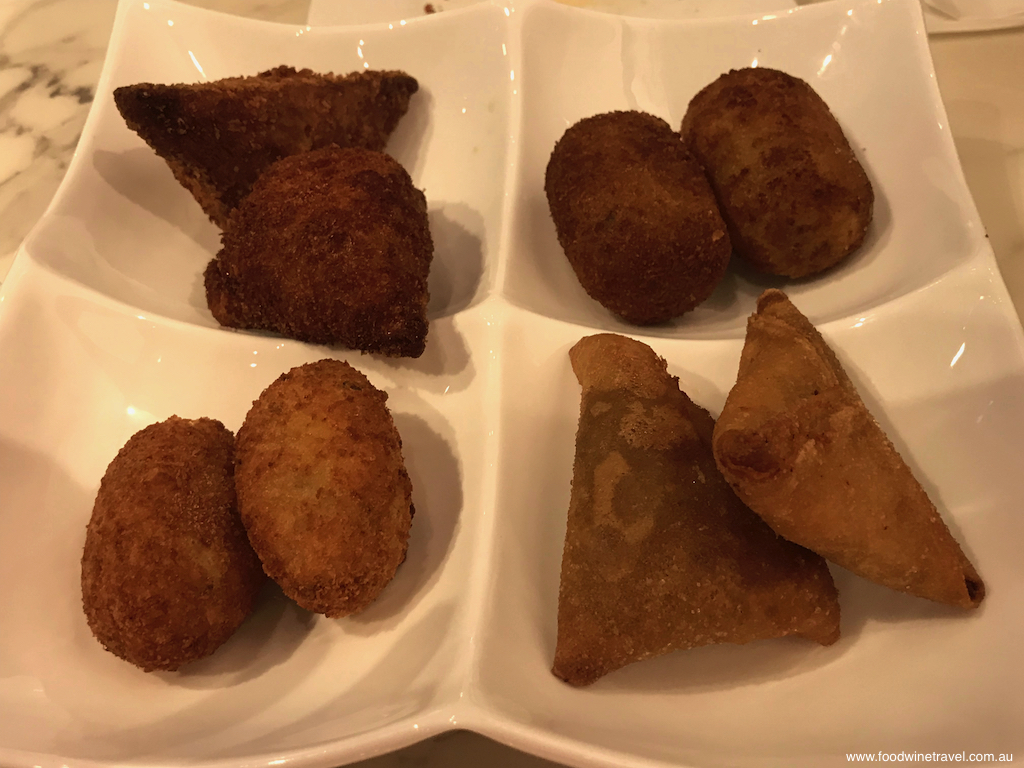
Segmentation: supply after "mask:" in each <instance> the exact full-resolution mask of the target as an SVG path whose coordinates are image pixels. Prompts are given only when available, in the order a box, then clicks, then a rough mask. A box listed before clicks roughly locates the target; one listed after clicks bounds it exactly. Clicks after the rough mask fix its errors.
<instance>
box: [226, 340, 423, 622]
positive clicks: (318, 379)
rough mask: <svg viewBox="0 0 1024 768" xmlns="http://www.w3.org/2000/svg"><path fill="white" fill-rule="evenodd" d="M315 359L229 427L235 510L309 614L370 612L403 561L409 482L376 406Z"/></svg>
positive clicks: (334, 363)
mask: <svg viewBox="0 0 1024 768" xmlns="http://www.w3.org/2000/svg"><path fill="white" fill-rule="evenodd" d="M386 400H387V395H386V394H385V393H384V392H381V391H380V390H378V389H376V388H375V387H374V386H373V385H372V384H370V382H369V381H368V380H367V379H366V377H365V376H363V374H361V373H360V372H359V371H357V370H356V369H355V368H353V367H352V366H350V365H349V364H348V363H344V362H342V361H340V360H320V361H319V362H316V363H308V364H306V365H303V366H300V367H298V368H293V369H292V370H290V371H289V372H288V373H285V374H282V375H281V376H280V377H279V378H278V379H277V381H275V382H274V383H273V384H271V385H270V386H269V387H267V389H266V390H264V392H263V394H261V395H260V397H259V399H258V400H256V401H255V402H254V403H253V405H252V408H251V409H250V410H249V413H248V415H247V416H246V417H245V423H244V424H243V425H242V428H241V429H239V430H238V440H237V455H238V466H237V468H236V471H235V484H236V487H237V488H238V508H239V512H240V513H241V515H242V521H243V522H244V524H245V529H246V532H247V533H248V534H249V540H250V541H251V542H252V545H253V548H254V549H255V550H256V553H257V554H258V555H259V557H260V560H261V561H262V562H263V568H264V570H265V571H266V572H267V574H268V575H269V576H270V577H271V578H273V579H274V580H275V581H276V582H277V583H278V584H279V585H280V587H281V589H282V590H283V591H284V593H285V594H286V595H288V596H289V597H291V598H292V599H293V600H295V602H297V603H298V604H299V605H301V606H302V607H303V608H306V609H308V610H310V611H315V612H316V613H323V614H326V615H327V616H329V617H332V618H334V617H339V616H347V615H349V614H351V613H355V612H356V611H359V610H362V609H363V608H365V607H366V606H368V605H369V604H370V603H372V602H373V601H374V600H375V599H376V598H377V596H378V595H379V594H380V592H381V590H383V589H384V587H385V586H386V585H387V584H388V582H390V581H391V579H392V577H394V575H395V571H396V569H397V568H398V566H399V565H401V563H402V562H403V561H404V560H405V552H406V547H407V545H408V541H409V528H410V526H411V525H412V514H413V510H412V483H411V482H410V480H409V475H408V474H407V473H406V471H405V464H404V462H403V459H402V440H401V438H400V437H399V434H398V430H397V429H395V424H394V422H393V421H392V419H391V414H390V413H389V412H388V409H387V406H386V405H385V401H386Z"/></svg>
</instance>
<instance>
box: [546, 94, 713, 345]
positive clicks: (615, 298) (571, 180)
mask: <svg viewBox="0 0 1024 768" xmlns="http://www.w3.org/2000/svg"><path fill="white" fill-rule="evenodd" d="M544 190H545V192H546V193H547V198H548V206H549V208H550V210H551V218H552V220H553V221H554V223H555V229H556V231H557V233H558V242H559V243H561V245H562V249H563V250H564V251H565V255H566V257H567V258H568V259H569V263H570V264H571V265H572V268H573V271H574V272H575V273H576V277H577V278H578V279H579V281H580V285H582V286H583V288H584V290H586V292H587V293H588V294H590V296H591V297H592V298H594V299H596V300H597V301H598V302H600V303H601V304H602V305H603V306H604V307H605V308H607V309H609V310H610V311H612V312H614V313H615V314H617V315H619V316H620V317H622V318H623V319H624V320H626V321H628V322H631V323H636V324H640V325H646V324H651V323H660V322H664V321H666V320H671V319H672V318H674V317H678V316H680V315H682V314H684V313H686V312H689V311H690V310H691V309H693V308H694V307H696V306H697V305H698V304H700V303H701V302H702V301H704V300H705V299H706V298H707V297H708V296H710V295H711V293H712V291H714V289H715V287H716V286H717V285H718V283H719V282H720V281H721V279H722V276H723V275H724V274H725V270H726V267H727V266H728V264H729V255H730V253H731V246H730V245H729V236H728V234H727V231H726V227H725V223H724V222H723V221H722V217H721V215H720V214H719V212H718V207H717V205H716V204H715V198H714V195H713V194H712V192H711V188H710V187H709V186H708V182H707V179H705V178H704V174H703V172H702V171H701V169H700V167H699V166H698V165H697V163H696V162H695V161H694V160H693V158H692V157H691V156H690V154H689V152H687V151H686V149H685V147H684V146H683V144H682V142H681V141H680V139H679V134H677V133H675V132H674V131H673V130H672V129H671V128H670V127H669V125H668V123H666V122H665V121H664V120H661V119H659V118H657V117H654V116H653V115H648V114H645V113H643V112H609V113H607V114H603V115H595V116H594V117H588V118H586V119H584V120H581V121H579V122H578V123H576V124H575V125H573V126H572V127H571V128H569V130H567V131H566V132H565V134H564V135H563V136H562V138H561V139H559V140H558V143H557V144H555V148H554V150H553V151H552V153H551V158H550V160H549V161H548V166H547V171H546V174H545V177H544Z"/></svg>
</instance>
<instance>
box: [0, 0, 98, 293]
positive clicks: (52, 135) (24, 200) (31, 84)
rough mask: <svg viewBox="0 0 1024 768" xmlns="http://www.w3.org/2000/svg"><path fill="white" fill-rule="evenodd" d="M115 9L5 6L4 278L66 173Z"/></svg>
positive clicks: (1, 121)
mask: <svg viewBox="0 0 1024 768" xmlns="http://www.w3.org/2000/svg"><path fill="white" fill-rule="evenodd" d="M115 7H116V2H115V0H34V1H26V0H15V1H14V2H7V3H4V4H3V5H0V275H3V274H5V273H6V271H7V267H8V266H9V264H10V261H11V260H13V257H14V252H15V250H16V249H17V247H18V244H19V243H20V242H21V240H22V239H23V238H24V237H25V235H26V234H27V233H28V231H29V229H31V227H32V226H33V225H34V224H35V222H36V221H37V220H38V218H39V216H40V215H41V214H42V213H43V211H44V210H45V209H46V206H47V205H48V204H49V202H50V200H51V198H52V197H53V194H54V192H55V191H56V190H57V187H58V185H59V184H60V181H61V179H62V178H63V176H64V172H65V171H66V170H67V167H68V163H69V162H70V160H71V156H72V154H73V153H74V150H75V145H76V144H77V143H78V138H79V136H80V134H81V131H82V125H83V124H84V122H85V117H86V114H87V113H88V111H89V105H90V104H91V103H92V100H93V96H94V87H95V83H96V80H97V79H98V78H99V73H100V69H101V67H102V66H103V55H104V52H105V50H106V46H107V38H108V37H109V34H110V27H111V24H112V23H113V18H114V9H115Z"/></svg>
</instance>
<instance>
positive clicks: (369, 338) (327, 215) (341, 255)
mask: <svg viewBox="0 0 1024 768" xmlns="http://www.w3.org/2000/svg"><path fill="white" fill-rule="evenodd" d="M222 241H223V247H222V248H221V249H220V252H219V253H218V254H217V257H216V258H215V259H213V260H212V261H210V263H209V264H208V265H207V267H206V273H205V276H204V277H205V283H206V301H207V304H208V305H209V307H210V311H211V313H212V314H213V316H214V317H215V318H216V319H217V322H219V323H220V324H221V325H224V326H228V327H231V328H252V329H258V330H264V331H275V332H277V333H280V334H282V335H284V336H288V337H289V338H293V339H298V340H300V341H308V342H312V343H316V344H333V345H339V346H344V347H348V348H350V349H359V350H362V351H363V352H374V353H377V354H382V355H388V356H391V357H419V356H420V355H421V354H422V353H423V350H424V348H425V344H426V336H427V327H428V318H427V303H428V300H429V293H428V289H427V278H428V275H429V273H430V263H431V260H432V259H433V256H434V245H433V241H432V239H431V236H430V226H429V221H428V219H427V202H426V198H425V197H424V196H423V193H422V192H421V191H420V190H418V189H416V187H414V186H413V183H412V179H411V178H410V177H409V174H408V172H407V171H406V170H405V168H403V167H402V166H401V165H400V164H399V163H398V161H397V160H395V159H394V158H392V157H390V156H389V155H385V154H384V153H382V152H371V151H370V150H367V149H353V148H349V149H339V148H338V147H333V146H332V147H324V148H323V149H317V150H314V151H312V152H303V153H302V154H300V155H293V156H292V157H286V158H284V159H282V160H279V161H278V162H276V163H274V164H273V165H272V166H271V167H270V168H269V169H267V172H266V173H264V174H263V175H262V176H260V178H259V180H258V181H257V182H256V184H255V185H254V186H253V190H252V193H250V194H249V196H248V197H246V198H245V199H244V200H243V201H242V202H241V204H240V205H239V206H238V208H236V209H235V211H234V212H233V213H232V214H231V218H230V220H229V222H228V227H227V229H225V230H224V235H223V238H222Z"/></svg>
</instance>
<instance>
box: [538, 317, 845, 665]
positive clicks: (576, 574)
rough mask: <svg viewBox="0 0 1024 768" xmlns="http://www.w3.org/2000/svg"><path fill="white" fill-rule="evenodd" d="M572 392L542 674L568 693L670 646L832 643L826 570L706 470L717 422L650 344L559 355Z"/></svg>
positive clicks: (603, 344) (831, 593)
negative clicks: (554, 616) (553, 612)
mask: <svg viewBox="0 0 1024 768" xmlns="http://www.w3.org/2000/svg"><path fill="white" fill-rule="evenodd" d="M569 357H570V360H571V362H572V367H573V371H575V373H576V377H577V378H578V379H579V382H580V384H581V385H582V387H583V396H582V402H581V406H580V421H579V429H578V431H577V434H576V459H575V464H574V466H573V479H572V494H571V499H570V503H569V516H568V524H567V528H566V534H565V549H564V551H563V555H562V576H561V585H560V589H559V595H558V636H557V644H556V647H555V660H554V667H553V669H552V672H554V674H555V675H556V676H558V677H560V678H561V679H563V680H565V681H566V682H568V683H571V684H572V685H587V684H589V683H592V682H594V681H595V680H597V679H598V678H599V677H601V676H602V675H605V674H607V673H608V672H611V671H612V670H615V669H618V668H619V667H622V666H625V665H626V664H629V663H631V662H634V661H640V660H641V659H646V658H649V657H652V656H658V655H660V654H664V653H668V652H669V651H673V650H677V649H685V648H695V647H698V646H703V645H710V644H712V643H747V642H750V641H752V640H758V639H762V638H770V637H781V636H783V635H800V636H802V637H806V638H809V639H811V640H815V641H817V642H819V643H821V644H823V645H828V644H830V643H832V642H834V641H835V640H837V639H838V637H839V604H838V602H837V595H836V589H835V585H834V584H833V583H832V577H831V574H830V573H829V570H828V566H827V565H826V563H825V561H824V560H822V559H821V558H820V557H818V556H817V555H815V554H814V553H812V552H808V551H807V550H805V549H803V548H802V547H798V546H797V545H795V544H792V543H790V542H788V541H785V540H784V539H781V538H780V537H778V536H777V535H776V534H775V533H774V532H772V530H771V529H770V528H769V527H768V526H767V525H765V524H764V523H763V522H762V521H761V520H760V518H758V517H757V515H755V514H754V513H753V512H751V511H750V510H749V509H747V508H746V507H745V506H744V505H743V503H742V502H741V501H740V500H739V499H738V498H737V497H736V495H735V494H734V493H733V492H732V490H731V489H730V488H729V485H728V483H727V482H726V481H725V479H724V478H723V477H722V476H721V474H720V473H719V472H718V469H717V468H716V467H715V460H714V457H713V456H712V454H711V435H712V431H713V429H714V421H713V420H712V418H711V416H710V415H708V413H707V411H705V410H704V409H703V408H700V407H699V406H697V405H695V404H694V403H693V402H692V401H691V400H690V399H689V398H688V397H687V396H686V395H685V394H684V393H683V392H682V391H680V389H679V382H678V379H676V377H674V376H671V375H669V373H668V370H667V366H666V364H665V361H664V360H663V359H661V358H660V357H658V356H657V355H656V354H655V353H654V352H653V351H652V350H651V349H650V347H648V346H646V345H645V344H642V343H640V342H638V341H634V340H632V339H628V338H625V337H623V336H617V335H614V334H599V335H597V336H588V337H586V338H583V339H582V340H580V341H579V343H577V344H576V345H575V346H574V347H573V348H572V350H570V352H569Z"/></svg>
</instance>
